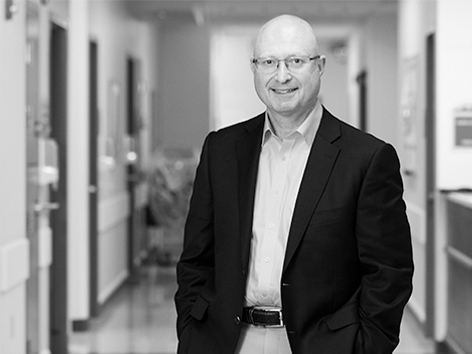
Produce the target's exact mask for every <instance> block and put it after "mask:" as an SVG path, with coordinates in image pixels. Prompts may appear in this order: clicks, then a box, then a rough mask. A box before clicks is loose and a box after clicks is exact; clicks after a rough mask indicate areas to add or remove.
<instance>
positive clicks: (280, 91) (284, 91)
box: [272, 88, 298, 95]
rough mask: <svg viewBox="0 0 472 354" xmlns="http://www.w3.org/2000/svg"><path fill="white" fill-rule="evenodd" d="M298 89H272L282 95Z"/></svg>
mask: <svg viewBox="0 0 472 354" xmlns="http://www.w3.org/2000/svg"><path fill="white" fill-rule="evenodd" d="M296 90H298V89H297V88H291V89H284V90H281V89H279V90H278V89H272V91H274V92H275V93H277V94H280V95H285V94H287V93H292V92H295V91H296Z"/></svg>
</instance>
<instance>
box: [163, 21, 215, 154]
mask: <svg viewBox="0 0 472 354" xmlns="http://www.w3.org/2000/svg"><path fill="white" fill-rule="evenodd" d="M159 40H160V42H159V59H160V60H159V74H158V75H159V88H158V90H157V121H156V122H157V124H158V125H159V129H158V136H157V139H158V140H159V145H160V146H162V147H166V148H191V149H193V148H200V146H201V144H202V143H203V139H204V138H205V136H206V135H207V133H208V131H209V130H210V128H209V127H210V123H209V122H210V109H209V102H210V97H209V92H210V64H209V63H210V32H209V28H208V27H206V26H202V27H199V26H197V25H196V24H193V23H180V22H179V23H176V24H172V23H170V24H168V25H163V26H162V27H161V28H160V38H159Z"/></svg>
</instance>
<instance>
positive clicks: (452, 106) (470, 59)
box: [436, 0, 472, 190]
mask: <svg viewBox="0 0 472 354" xmlns="http://www.w3.org/2000/svg"><path fill="white" fill-rule="evenodd" d="M437 4H438V11H437V33H438V35H437V47H436V50H437V51H436V53H437V68H438V70H437V85H436V87H437V91H436V94H437V97H438V105H437V112H436V115H437V118H438V121H437V131H438V134H437V152H438V154H437V163H436V166H437V184H438V189H443V190H451V189H458V188H472V145H471V146H468V147H458V146H456V145H455V130H454V127H455V122H454V120H455V118H456V113H455V111H456V110H461V109H463V108H466V110H467V112H468V113H467V114H468V116H469V117H470V118H472V88H471V86H472V84H471V83H472V69H471V63H472V39H471V36H470V33H471V32H472V22H471V15H472V1H466V0H438V1H437ZM439 98H440V99H439Z"/></svg>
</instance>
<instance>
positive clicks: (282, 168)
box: [259, 139, 294, 305]
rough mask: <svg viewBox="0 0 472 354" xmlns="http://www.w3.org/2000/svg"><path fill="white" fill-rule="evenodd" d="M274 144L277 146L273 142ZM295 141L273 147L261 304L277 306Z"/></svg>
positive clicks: (262, 263) (260, 286) (261, 281)
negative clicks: (283, 224)
mask: <svg viewBox="0 0 472 354" xmlns="http://www.w3.org/2000/svg"><path fill="white" fill-rule="evenodd" d="M274 143H275V142H274ZM293 143H294V142H293V140H292V139H290V140H284V141H283V142H282V143H281V145H280V147H279V146H276V145H278V144H276V143H275V144H274V146H273V148H274V149H273V150H272V153H274V154H275V158H274V159H273V162H274V163H273V165H272V168H271V176H272V183H271V185H270V192H269V200H268V204H267V205H268V210H267V213H266V222H265V232H264V234H265V237H264V239H263V247H262V248H261V249H262V250H263V253H262V255H261V259H260V261H261V272H260V275H261V276H260V277H259V289H260V293H259V294H260V296H261V298H260V301H261V303H265V304H272V305H276V304H277V303H280V299H279V298H278V296H277V294H278V291H277V289H278V286H279V281H280V279H279V278H280V276H279V274H280V270H279V269H278V268H281V266H282V262H283V259H282V258H283V256H284V255H283V252H281V249H283V247H282V246H281V245H278V244H277V242H278V241H279V238H278V234H279V232H280V231H281V230H280V227H281V222H280V221H281V216H282V215H281V211H282V207H283V203H284V195H285V194H284V189H285V188H286V183H287V173H288V168H289V159H290V153H291V150H292V147H293Z"/></svg>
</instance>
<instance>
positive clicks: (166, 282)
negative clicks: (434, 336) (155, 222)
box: [69, 266, 434, 354]
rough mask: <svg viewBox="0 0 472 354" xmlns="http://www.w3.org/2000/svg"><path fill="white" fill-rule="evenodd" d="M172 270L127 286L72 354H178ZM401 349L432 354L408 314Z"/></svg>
mask: <svg viewBox="0 0 472 354" xmlns="http://www.w3.org/2000/svg"><path fill="white" fill-rule="evenodd" d="M174 269H175V268H174V267H158V266H148V267H145V268H143V269H141V277H140V279H139V281H136V282H135V283H127V284H126V285H124V286H123V287H122V288H121V289H120V290H119V291H118V292H117V293H116V294H115V295H114V296H113V297H112V298H111V299H110V301H109V302H108V303H107V304H106V305H105V306H104V308H103V310H102V313H101V315H100V317H98V318H97V319H95V320H93V321H92V322H91V328H90V330H89V331H86V332H74V333H73V334H72V335H71V337H70V341H69V350H70V354H174V353H175V348H176V343H177V337H176V334H175V316H176V315H175V309H174V302H173V296H174V293H175V290H176V284H175V270H174ZM400 338H401V339H400V345H399V346H398V348H397V350H396V351H395V353H394V354H434V343H433V342H432V341H430V340H428V339H426V338H425V337H424V335H423V334H422V331H421V329H420V328H419V326H418V324H417V322H416V321H415V319H414V318H413V316H412V315H411V314H410V313H409V312H408V311H406V313H405V316H404V322H403V324H402V328H401V336H400Z"/></svg>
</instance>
